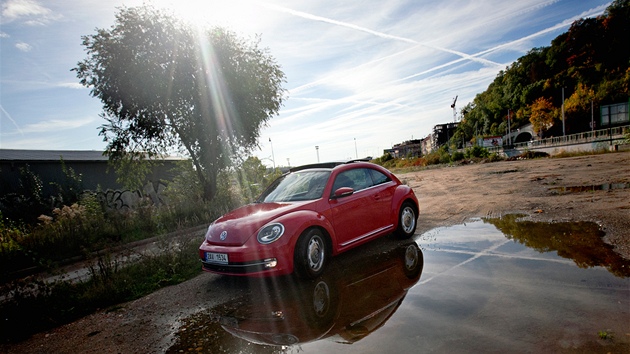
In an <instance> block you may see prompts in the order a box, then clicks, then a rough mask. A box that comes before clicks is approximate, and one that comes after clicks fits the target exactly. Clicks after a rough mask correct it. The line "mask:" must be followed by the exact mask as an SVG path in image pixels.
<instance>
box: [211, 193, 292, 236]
mask: <svg viewBox="0 0 630 354" xmlns="http://www.w3.org/2000/svg"><path fill="white" fill-rule="evenodd" d="M304 204H305V203H304V202H301V203H258V204H248V205H245V206H243V207H240V208H238V209H235V210H233V211H231V212H229V213H227V214H225V215H223V216H221V217H220V218H218V219H217V220H215V221H214V222H213V223H212V224H211V225H210V227H209V228H208V232H207V233H206V241H208V242H210V243H212V244H216V245H225V246H231V245H242V244H244V243H245V242H246V241H247V240H248V239H249V238H250V237H252V236H255V235H256V233H257V232H258V230H259V229H260V228H261V227H263V226H264V225H265V224H267V223H269V222H271V221H272V220H274V219H276V218H278V217H280V216H282V215H284V214H287V213H290V212H292V211H295V210H297V209H301V208H302V206H303V205H304ZM224 231H225V232H226V233H227V234H224V235H225V237H224V239H223V240H221V233H223V232H224Z"/></svg>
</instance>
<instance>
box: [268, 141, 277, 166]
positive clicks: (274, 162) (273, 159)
mask: <svg viewBox="0 0 630 354" xmlns="http://www.w3.org/2000/svg"><path fill="white" fill-rule="evenodd" d="M269 144H271V162H273V170H274V171H275V170H276V157H275V156H274V155H273V143H272V142H271V138H269Z"/></svg>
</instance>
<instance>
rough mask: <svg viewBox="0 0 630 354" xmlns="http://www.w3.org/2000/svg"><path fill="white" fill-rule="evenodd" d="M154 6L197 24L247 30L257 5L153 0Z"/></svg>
mask: <svg viewBox="0 0 630 354" xmlns="http://www.w3.org/2000/svg"><path fill="white" fill-rule="evenodd" d="M153 4H154V5H155V6H156V7H160V8H164V9H168V10H172V11H173V12H174V13H175V15H176V16H178V17H180V18H181V19H183V20H185V21H188V22H190V23H193V24H195V25H198V26H222V27H226V28H229V29H232V30H235V31H238V32H249V29H250V28H251V27H252V25H253V24H254V23H255V21H256V8H257V6H256V5H254V4H252V3H251V2H248V1H242V0H154V1H153Z"/></svg>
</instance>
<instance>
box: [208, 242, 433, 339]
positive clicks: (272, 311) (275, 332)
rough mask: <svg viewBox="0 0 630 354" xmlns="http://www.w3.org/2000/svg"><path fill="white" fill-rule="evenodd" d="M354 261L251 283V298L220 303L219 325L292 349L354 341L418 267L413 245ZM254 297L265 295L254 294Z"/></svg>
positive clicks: (395, 301)
mask: <svg viewBox="0 0 630 354" xmlns="http://www.w3.org/2000/svg"><path fill="white" fill-rule="evenodd" d="M356 258H358V260H354V259H353V262H352V264H350V265H347V264H343V260H340V261H337V262H335V261H334V262H333V263H332V264H331V267H330V269H329V270H327V271H326V273H324V275H322V276H321V277H319V278H317V279H315V280H311V281H293V278H285V279H282V280H280V279H275V280H273V279H268V280H261V281H259V282H258V283H256V285H260V286H261V288H262V289H251V290H252V293H253V294H254V295H253V296H252V299H251V300H250V299H248V301H243V299H240V300H239V299H237V300H235V301H236V303H235V304H233V305H234V306H230V305H227V304H224V305H223V308H224V309H229V310H228V311H227V312H229V313H228V314H222V315H221V316H220V323H221V325H222V327H223V328H224V329H225V330H226V331H227V332H229V333H231V334H232V335H234V336H236V337H239V338H242V339H245V340H247V341H250V342H253V343H257V344H268V345H293V344H298V343H305V342H310V341H313V340H318V339H323V338H330V339H331V340H334V341H336V342H342V343H353V342H356V341H358V340H360V339H362V338H364V337H365V336H367V335H368V334H370V333H372V332H373V331H375V330H376V329H378V328H379V327H381V326H382V325H383V324H384V323H385V322H386V321H387V320H388V319H389V318H390V317H391V316H392V314H393V313H394V312H395V311H396V310H397V309H398V306H400V304H401V303H402V301H403V299H404V297H405V295H406V294H407V290H409V288H411V287H412V286H413V285H414V284H416V282H418V280H419V279H420V274H421V272H422V268H423V265H424V258H423V256H422V252H421V251H420V248H419V247H418V245H417V244H416V243H415V242H411V243H405V244H402V245H399V246H398V247H395V248H394V249H391V250H389V251H386V252H384V253H379V254H378V255H377V256H363V257H361V256H358V257H356ZM289 280H291V281H289ZM260 293H262V294H265V296H256V295H255V294H260ZM226 305H227V306H226Z"/></svg>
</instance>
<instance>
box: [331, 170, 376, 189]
mask: <svg viewBox="0 0 630 354" xmlns="http://www.w3.org/2000/svg"><path fill="white" fill-rule="evenodd" d="M369 173H370V172H369V170H368V169H365V168H355V169H352V170H348V171H344V172H342V173H340V174H339V175H337V178H336V179H335V183H334V184H333V192H334V191H336V190H337V189H339V188H341V187H350V188H352V189H354V190H355V191H359V190H362V189H365V188H368V187H371V186H372V178H371V177H370V174H369Z"/></svg>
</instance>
